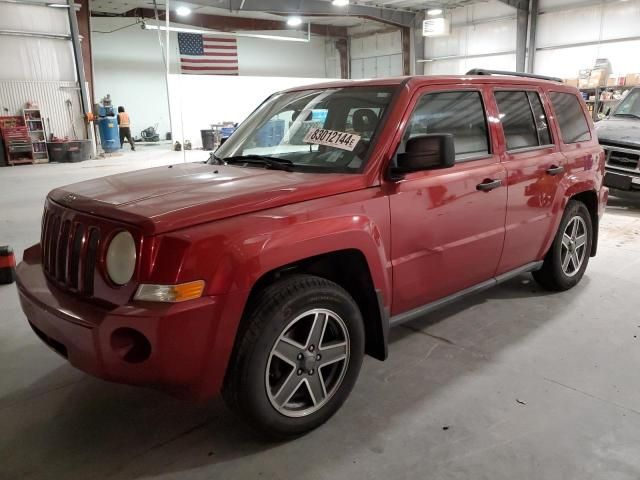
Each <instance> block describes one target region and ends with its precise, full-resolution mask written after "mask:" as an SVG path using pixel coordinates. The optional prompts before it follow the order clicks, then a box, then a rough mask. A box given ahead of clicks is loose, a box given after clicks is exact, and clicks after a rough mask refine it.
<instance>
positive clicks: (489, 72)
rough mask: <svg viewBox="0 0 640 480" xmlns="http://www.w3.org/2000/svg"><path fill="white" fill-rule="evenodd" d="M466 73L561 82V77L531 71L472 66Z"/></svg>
mask: <svg viewBox="0 0 640 480" xmlns="http://www.w3.org/2000/svg"><path fill="white" fill-rule="evenodd" d="M467 75H511V76H514V77H525V78H537V79H538V80H549V81H550V82H560V83H563V81H562V79H561V78H558V77H547V76H546V75H534V74H533V73H521V72H507V71H505V70H487V69H485V68H474V69H473V70H469V71H468V72H467Z"/></svg>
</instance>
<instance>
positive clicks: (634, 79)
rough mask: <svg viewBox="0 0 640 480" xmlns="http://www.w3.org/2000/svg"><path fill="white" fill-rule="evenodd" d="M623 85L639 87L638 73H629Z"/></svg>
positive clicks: (639, 77)
mask: <svg viewBox="0 0 640 480" xmlns="http://www.w3.org/2000/svg"><path fill="white" fill-rule="evenodd" d="M624 84H625V85H631V86H633V85H640V73H630V74H629V75H627V76H626V77H625V80H624Z"/></svg>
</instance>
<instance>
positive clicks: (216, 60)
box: [178, 32, 238, 75]
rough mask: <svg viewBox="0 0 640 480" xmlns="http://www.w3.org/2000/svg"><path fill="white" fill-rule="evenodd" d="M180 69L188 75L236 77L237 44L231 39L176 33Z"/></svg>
mask: <svg viewBox="0 0 640 480" xmlns="http://www.w3.org/2000/svg"><path fill="white" fill-rule="evenodd" d="M178 45H179V47H180V68H181V72H182V73H186V74H190V75H238V44H237V42H236V39H235V38H233V37H221V36H218V35H200V34H199V33H184V32H179V33H178Z"/></svg>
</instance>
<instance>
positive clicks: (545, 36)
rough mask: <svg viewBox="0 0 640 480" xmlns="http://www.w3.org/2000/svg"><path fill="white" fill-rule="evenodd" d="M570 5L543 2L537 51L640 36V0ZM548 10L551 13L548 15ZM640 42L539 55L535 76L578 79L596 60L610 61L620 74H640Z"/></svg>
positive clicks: (543, 52) (564, 49) (557, 2)
mask: <svg viewBox="0 0 640 480" xmlns="http://www.w3.org/2000/svg"><path fill="white" fill-rule="evenodd" d="M557 7H564V8H563V10H561V11H557V10H556V11H554V9H556V8H557ZM566 7H567V2H564V1H562V2H560V1H559V0H543V1H542V2H541V6H540V8H541V11H542V14H541V15H540V17H539V20H538V34H537V38H536V47H537V48H540V47H550V46H555V45H563V44H571V43H581V42H594V41H602V40H612V39H613V40H615V39H620V38H624V37H638V36H640V0H629V1H626V2H621V1H618V2H610V3H604V4H601V5H595V6H589V7H575V8H572V9H566ZM545 9H547V10H548V12H546V13H545V11H544V10H545ZM638 52H640V40H634V41H624V42H623V41H620V42H614V43H604V44H599V45H598V44H596V45H587V46H580V47H569V48H562V49H553V50H541V51H537V52H536V61H535V71H536V73H541V74H548V75H555V76H560V77H565V78H575V77H577V76H578V70H580V69H582V68H591V67H592V66H593V64H594V62H595V60H596V59H597V58H608V59H609V60H610V61H611V65H612V69H613V72H614V73H617V74H622V75H623V74H627V73H636V72H640V55H639V54H638Z"/></svg>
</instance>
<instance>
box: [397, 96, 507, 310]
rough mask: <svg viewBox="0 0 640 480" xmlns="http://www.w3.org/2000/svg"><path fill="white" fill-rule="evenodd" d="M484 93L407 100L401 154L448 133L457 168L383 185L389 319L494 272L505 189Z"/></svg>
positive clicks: (458, 289)
mask: <svg viewBox="0 0 640 480" xmlns="http://www.w3.org/2000/svg"><path fill="white" fill-rule="evenodd" d="M487 92H488V90H487V89H486V88H484V87H465V88H455V89H446V90H445V89H444V88H442V87H440V88H438V87H433V86H432V87H426V88H424V89H421V90H420V91H419V92H418V93H417V95H416V96H415V97H414V98H413V100H412V105H411V106H410V109H409V112H410V114H409V116H408V119H407V120H406V127H405V128H404V130H403V132H402V133H401V136H400V145H399V148H398V151H399V152H402V151H404V145H405V144H406V142H407V140H409V139H410V138H412V137H413V136H416V135H422V134H427V133H452V134H453V135H454V142H455V148H456V164H455V166H453V167H452V168H446V169H435V170H429V171H423V172H415V173H410V174H408V175H406V177H405V179H404V180H402V181H400V182H396V183H391V182H387V184H386V189H387V191H388V192H389V201H390V209H391V237H392V240H391V250H392V264H393V305H392V314H394V315H395V314H399V313H403V312H406V311H408V310H411V309H413V308H416V307H419V306H421V305H424V304H427V303H430V302H432V301H434V300H437V299H439V298H442V297H445V296H447V295H450V294H452V293H455V292H457V291H460V290H463V289H465V288H468V287H471V286H473V285H476V284H478V283H481V282H483V281H486V280H488V279H490V278H492V277H493V275H494V273H495V270H496V268H497V266H498V261H499V258H500V253H501V252H502V245H503V240H504V218H505V210H506V203H507V188H506V186H505V182H506V174H505V169H504V167H503V166H502V164H501V163H500V158H499V156H498V155H497V154H495V153H494V152H493V147H492V143H493V142H492V141H490V135H489V131H490V130H491V132H493V131H494V129H493V128H491V129H489V127H488V122H487V116H486V114H485V107H484V105H485V103H486V102H485V96H486V95H487ZM488 94H489V95H490V93H488Z"/></svg>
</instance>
